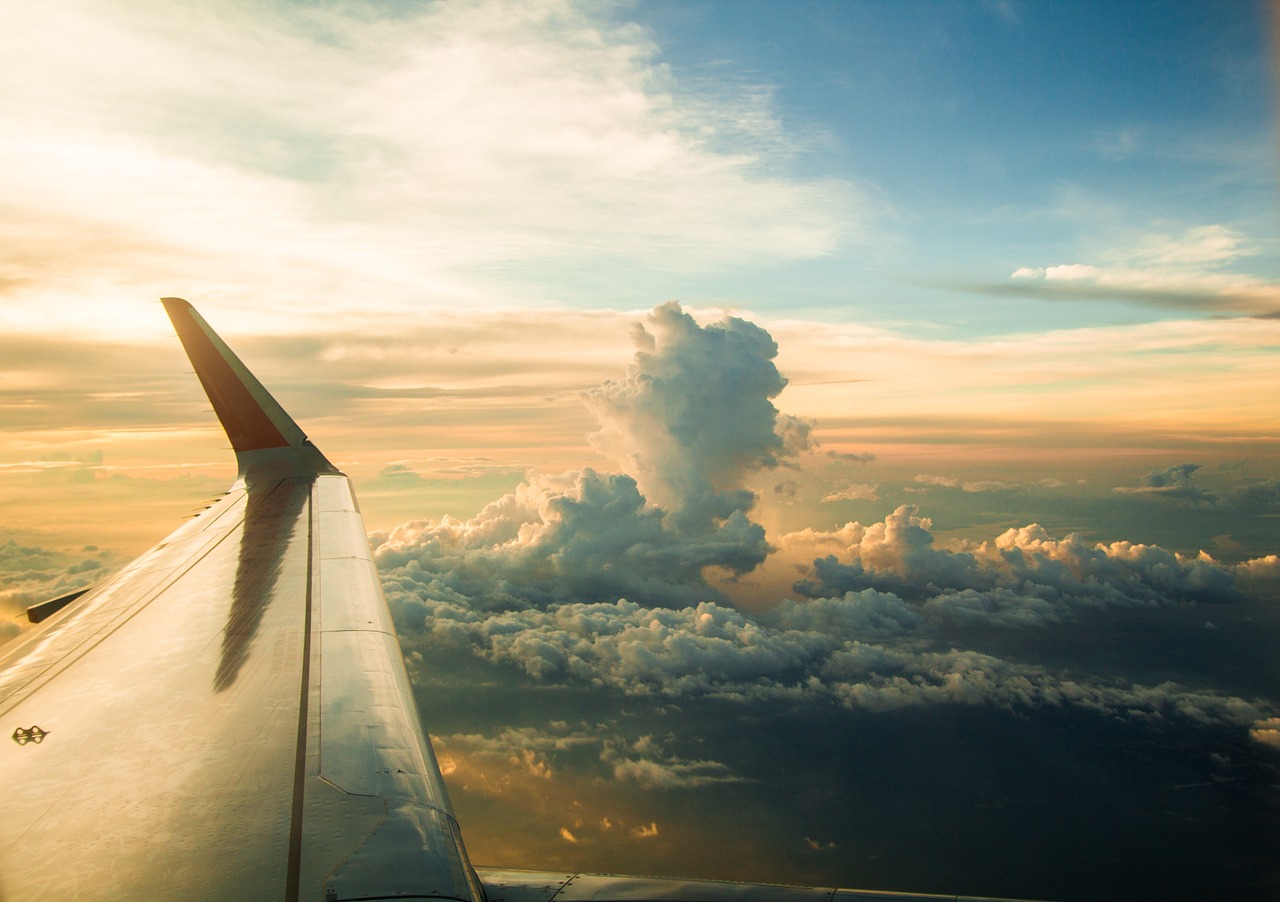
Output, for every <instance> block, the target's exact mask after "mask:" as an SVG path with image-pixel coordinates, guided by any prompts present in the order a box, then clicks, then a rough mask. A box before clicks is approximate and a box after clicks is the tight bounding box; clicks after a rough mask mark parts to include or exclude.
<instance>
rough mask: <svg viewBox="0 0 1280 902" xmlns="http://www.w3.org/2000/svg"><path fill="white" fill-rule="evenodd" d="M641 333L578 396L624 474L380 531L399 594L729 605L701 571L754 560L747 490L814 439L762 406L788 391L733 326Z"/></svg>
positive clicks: (527, 491)
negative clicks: (635, 347) (612, 375)
mask: <svg viewBox="0 0 1280 902" xmlns="http://www.w3.org/2000/svg"><path fill="white" fill-rule="evenodd" d="M635 337H636V341H637V343H638V344H639V345H640V350H639V351H638V352H637V354H636V357H635V362H634V363H633V364H632V365H631V367H630V368H629V369H628V371H627V374H626V376H625V378H623V379H622V380H619V381H610V382H606V383H605V384H604V385H602V386H600V387H599V388H597V389H594V390H592V391H590V392H588V393H587V394H586V396H585V400H586V402H587V404H588V406H589V407H590V408H591V409H592V411H593V412H594V413H595V414H596V416H597V418H598V419H599V421H600V424H601V428H600V430H599V431H598V432H596V433H595V434H594V435H593V436H592V441H593V443H594V444H595V445H596V446H597V447H598V448H599V449H600V450H601V451H602V452H603V453H605V454H607V455H609V456H612V457H613V458H614V459H615V460H617V461H618V463H619V465H620V466H621V468H622V470H623V472H622V473H599V472H597V471H595V470H593V469H586V470H582V471H580V472H577V473H565V474H561V475H559V476H545V475H539V476H533V477H531V478H530V479H528V480H527V481H526V482H524V483H522V484H521V485H520V486H518V487H517V489H516V491H514V492H512V493H511V494H508V495H506V496H504V497H502V498H500V499H499V500H497V501H495V502H493V503H491V504H489V505H488V506H486V507H485V508H484V509H483V510H482V511H481V512H480V513H479V514H477V515H476V516H475V517H473V518H472V519H470V520H468V521H466V522H462V521H459V520H455V519H452V518H448V517H446V518H444V519H443V520H441V521H439V522H434V521H416V522H411V523H407V524H403V525H401V526H400V527H398V528H396V529H395V530H393V531H392V532H390V533H388V534H379V535H376V536H375V537H374V542H375V545H376V552H375V556H376V558H377V560H378V562H379V566H380V567H381V568H382V570H383V574H384V581H385V582H386V583H387V584H388V585H389V586H393V587H395V589H396V590H397V591H396V592H395V593H394V594H395V597H397V598H407V597H409V596H414V597H416V598H418V599H428V598H430V599H436V600H465V601H466V602H467V603H468V604H471V605H474V606H477V607H480V608H484V609H488V610H501V609H518V608H524V607H528V606H530V605H533V606H540V605H546V604H549V603H552V602H557V601H583V600H588V601H601V602H611V601H615V600H617V599H619V598H632V599H638V600H642V601H644V602H645V603H647V604H657V605H669V606H683V605H687V604H691V603H696V602H698V601H702V600H707V599H717V600H723V595H722V594H721V593H720V592H719V591H717V590H715V589H713V588H711V587H710V586H709V585H708V583H707V582H706V580H705V579H704V571H706V570H707V568H711V567H714V568H718V569H719V570H721V571H725V572H728V573H730V574H742V573H745V572H747V571H750V570H751V569H753V568H754V567H756V566H757V565H758V564H759V563H760V562H761V561H763V560H764V558H765V556H766V555H767V554H768V552H769V550H770V546H769V545H768V543H767V542H766V541H765V533H764V529H763V528H762V527H761V526H760V525H758V524H756V523H753V522H752V521H751V520H750V519H749V517H748V512H749V511H750V510H751V508H752V507H753V506H754V504H755V501H756V499H755V495H754V494H753V493H752V492H751V491H750V490H748V489H746V488H744V487H743V485H742V482H743V480H744V479H745V477H746V476H747V475H748V474H749V473H751V472H753V471H756V470H759V469H762V468H769V467H775V466H777V465H779V464H780V463H781V462H783V461H785V460H786V459H787V458H788V457H790V456H792V455H793V454H795V453H797V452H798V451H799V450H801V449H802V448H803V447H805V446H806V445H807V443H808V441H809V439H808V431H809V427H808V426H807V425H806V424H804V423H802V422H800V421H797V420H793V419H788V418H786V417H785V416H783V415H781V414H780V413H779V412H778V410H777V408H775V407H774V405H773V403H772V400H771V399H772V398H774V397H776V396H777V394H778V393H779V392H780V391H781V390H782V388H783V386H784V385H785V384H786V380H785V379H783V378H782V376H781V374H779V373H778V370H777V368H776V367H775V366H774V364H773V362H772V358H773V357H774V355H775V354H776V353H777V346H776V345H775V344H774V342H773V340H772V339H771V338H770V337H769V334H768V333H767V332H765V331H764V330H763V329H761V328H759V327H758V326H755V325H752V324H751V323H747V322H745V321H743V320H740V319H736V318H734V317H726V318H725V319H723V320H721V321H720V322H717V323H712V324H710V325H708V326H705V327H704V326H700V325H698V324H697V323H696V322H695V321H694V319H693V317H691V316H690V315H689V314H688V313H686V312H684V311H683V310H682V309H681V308H680V307H679V305H677V304H665V305H663V306H661V307H659V308H657V309H656V310H655V311H654V312H653V314H652V315H651V316H650V317H649V319H648V328H647V329H646V328H645V327H642V326H641V327H637V329H636V331H635ZM403 604H404V605H406V606H407V608H408V609H413V608H414V606H415V605H418V606H420V602H413V601H405V602H403ZM406 616H410V617H411V615H406Z"/></svg>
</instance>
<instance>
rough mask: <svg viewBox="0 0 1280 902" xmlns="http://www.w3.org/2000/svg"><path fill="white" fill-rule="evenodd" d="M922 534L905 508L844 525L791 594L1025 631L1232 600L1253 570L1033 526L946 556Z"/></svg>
mask: <svg viewBox="0 0 1280 902" xmlns="http://www.w3.org/2000/svg"><path fill="white" fill-rule="evenodd" d="M931 528H932V522H931V521H930V520H929V519H928V518H926V517H922V516H920V513H919V509H918V508H917V507H916V506H915V505H902V506H900V507H899V508H897V510H895V511H894V512H893V513H892V514H890V515H889V516H888V517H886V518H885V520H884V521H883V522H881V523H873V524H872V525H870V526H866V527H864V526H862V525H861V524H856V523H855V524H852V525H851V526H848V527H846V528H845V529H844V530H843V532H842V535H843V536H844V537H845V538H846V539H848V541H849V545H848V547H847V548H846V549H844V550H843V551H840V552H837V553H833V554H828V555H827V556H825V557H822V558H818V559H816V560H815V561H814V565H813V575H812V577H810V578H807V579H803V580H801V581H800V582H798V583H797V585H796V588H797V590H798V591H800V592H802V593H803V594H805V595H808V596H811V597H825V596H829V595H833V594H842V593H845V592H851V591H852V592H857V591H861V590H864V589H876V590H879V591H884V592H895V593H898V594H901V595H903V596H904V597H907V598H910V599H912V600H920V601H926V600H927V601H928V602H929V605H928V607H932V609H933V610H935V611H937V612H943V611H946V612H950V614H951V615H953V616H957V617H961V618H971V619H972V618H984V617H985V618H986V619H989V620H990V621H991V622H992V623H1001V622H1003V623H1007V624H1011V623H1014V622H1018V623H1022V624H1024V625H1029V624H1032V623H1034V622H1037V621H1039V622H1042V623H1047V622H1052V621H1053V620H1054V619H1057V617H1058V616H1059V614H1054V613H1051V612H1053V611H1055V610H1059V609H1060V608H1070V607H1077V606H1084V607H1094V606H1112V605H1115V606H1126V607H1127V606H1156V605H1163V604H1176V603H1180V602H1210V603H1214V602H1226V601H1231V600H1234V599H1236V598H1238V597H1240V595H1241V592H1242V591H1243V588H1242V587H1243V586H1245V585H1246V584H1247V582H1248V576H1247V574H1248V573H1249V572H1250V569H1249V568H1250V567H1258V568H1259V570H1261V569H1262V565H1260V564H1257V563H1253V562H1251V563H1249V564H1242V565H1236V566H1234V567H1233V566H1228V565H1224V564H1219V563H1217V562H1216V561H1214V560H1213V559H1212V558H1211V557H1209V556H1208V555H1205V554H1204V553H1201V555H1200V556H1198V557H1191V558H1188V557H1184V556H1182V555H1179V554H1176V553H1173V552H1169V551H1166V550H1164V549H1163V548H1160V547H1158V546H1155V545H1143V544H1134V543H1132V542H1113V543H1109V544H1103V543H1096V544H1092V545H1091V544H1089V543H1087V542H1085V541H1084V540H1082V539H1081V538H1080V537H1079V536H1077V535H1074V534H1073V535H1068V536H1066V537H1065V538H1063V539H1055V538H1053V537H1052V536H1050V535H1049V534H1048V532H1047V531H1046V530H1045V529H1043V528H1042V527H1040V526H1039V525H1036V524H1032V525H1030V526H1026V527H1022V528H1019V529H1009V530H1007V531H1005V532H1004V533H1003V534H1001V535H1000V536H998V537H997V538H996V539H995V540H994V541H986V542H981V543H972V542H971V543H964V544H963V545H962V546H961V547H959V548H957V549H955V550H949V549H944V548H938V547H935V545H934V538H933V534H932V533H931V532H930V530H931ZM782 544H785V539H784V540H783V542H782ZM968 590H972V592H970V591H968ZM993 590H1002V591H1001V592H997V593H995V594H991V593H993ZM974 592H977V593H983V594H984V597H983V598H981V599H979V598H978V597H977V596H975V595H974V594H973V593H974ZM1046 602H1047V603H1049V604H1046ZM1013 608H1016V609H1017V610H1016V612H1015V611H1014V610H1013Z"/></svg>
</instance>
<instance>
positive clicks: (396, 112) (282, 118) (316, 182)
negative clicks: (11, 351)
mask: <svg viewBox="0 0 1280 902" xmlns="http://www.w3.org/2000/svg"><path fill="white" fill-rule="evenodd" d="M611 14H612V13H611V11H609V10H602V9H601V8H599V7H596V6H593V5H590V4H580V3H575V2H570V0H540V2H535V3H515V2H498V0H492V2H483V3H469V4H432V5H424V6H416V7H412V8H408V7H406V8H401V9H399V10H397V11H384V13H383V14H382V15H376V14H370V13H369V11H368V10H367V9H366V10H364V11H362V12H356V11H354V10H353V9H351V8H347V7H340V6H329V7H317V6H296V5H295V6H287V7H260V6H255V5H252V4H230V3H228V4H213V5H209V4H195V3H177V4H170V5H168V6H166V7H165V9H164V10H163V11H156V10H151V11H148V13H147V14H146V15H142V14H140V13H139V12H138V11H137V10H136V9H134V8H132V7H130V6H129V5H128V4H119V3H115V2H112V0H71V2H66V3H59V4H46V5H40V6H25V7H19V6H6V7H5V9H4V10H3V11H2V12H0V75H2V76H3V77H4V80H5V84H6V85H7V89H6V91H5V95H4V97H3V98H0V127H3V131H4V132H5V134H6V135H7V136H9V138H8V139H7V140H6V141H5V142H4V145H3V146H2V147H0V190H2V191H3V194H4V196H5V198H6V211H7V212H6V214H5V216H4V217H3V218H0V236H3V237H4V239H5V244H6V248H7V249H8V253H7V254H6V265H5V267H4V269H3V271H0V279H2V280H3V284H4V286H5V288H6V290H7V292H8V295H9V296H10V297H11V298H12V299H14V301H15V302H16V301H20V300H21V301H26V302H27V303H26V309H27V310H31V309H32V308H33V306H36V307H38V306H41V305H39V304H37V303H36V301H37V300H39V299H53V298H57V299H59V300H61V301H62V303H63V304H64V305H70V306H71V307H72V308H73V310H70V311H68V312H67V315H66V322H67V324H68V325H69V326H71V327H73V328H74V327H75V326H76V325H77V316H76V315H75V313H76V312H82V311H83V308H82V307H79V306H77V305H78V304H80V303H83V302H82V301H79V300H77V298H78V297H80V296H85V295H88V296H92V297H94V298H95V299H96V300H97V301H98V302H102V301H103V300H105V299H110V300H111V301H112V302H114V303H115V304H116V306H115V307H114V308H113V316H112V317H111V319H112V322H113V324H115V323H119V324H121V328H129V329H130V330H133V331H136V330H138V329H141V330H142V331H144V332H150V331H154V327H151V326H150V325H149V324H148V323H147V322H146V320H145V319H144V318H143V317H145V315H146V313H147V308H146V307H143V306H142V305H141V304H140V303H139V302H136V301H135V302H129V301H128V299H129V298H130V297H132V296H135V295H136V296H140V297H152V296H154V295H156V294H157V293H160V294H165V293H171V291H169V290H166V287H171V286H172V285H173V284H176V283H181V284H182V285H184V286H186V287H185V288H184V291H189V292H191V293H193V294H197V295H199V296H204V297H217V298H221V299H223V300H224V302H226V303H228V304H229V305H230V304H232V303H234V304H235V305H236V306H237V307H238V308H239V309H240V312H241V314H242V316H244V317H249V316H251V315H255V308H258V311H257V313H256V316H257V321H258V322H259V323H261V322H264V321H269V319H270V316H269V315H268V313H267V311H263V310H261V304H260V302H259V300H258V299H260V298H261V297H263V296H270V297H271V298H272V299H273V304H272V307H273V309H274V311H275V315H283V314H285V313H289V314H292V313H293V312H294V311H295V310H296V309H297V308H298V307H302V306H304V305H306V306H310V307H314V306H315V305H316V304H317V299H318V298H323V299H324V302H325V304H327V305H328V306H329V307H331V308H332V309H334V310H336V309H338V308H342V309H345V310H346V311H347V312H354V311H356V310H359V309H362V308H365V307H367V303H366V301H367V298H368V296H369V295H370V293H372V292H376V293H377V295H378V297H379V305H380V306H381V307H384V308H391V309H399V310H401V311H409V310H412V309H417V308H420V307H421V306H422V304H423V301H424V299H426V300H429V301H435V302H437V303H441V302H443V303H449V302H456V301H457V300H458V299H459V298H472V299H478V298H480V297H483V296H484V295H485V292H486V286H489V285H490V284H491V280H489V279H487V278H485V277H483V276H479V275H477V274H476V273H475V271H474V269H473V267H475V266H476V265H478V264H482V265H483V266H484V267H485V268H486V270H487V271H490V272H492V270H493V264H495V263H510V262H513V261H521V260H533V259H536V260H539V261H543V262H545V261H549V260H555V259H558V258H567V257H568V256H570V255H572V256H573V257H574V258H575V259H576V260H578V261H582V260H583V259H594V260H610V261H629V262H637V261H648V262H650V263H652V262H653V261H656V260H661V261H662V263H663V264H664V266H669V267H677V268H680V267H684V268H697V267H703V266H708V265H718V264H723V263H726V262H736V263H746V262H749V261H751V260H753V259H759V258H767V259H775V260H776V259H794V258H806V257H813V256H816V255H820V254H823V253H826V252H829V251H831V250H832V249H834V248H835V247H836V246H837V244H838V243H839V242H840V241H841V240H843V238H844V237H847V236H848V235H849V234H850V233H851V232H853V231H857V229H858V228H859V225H860V220H861V219H862V217H863V213H862V212H860V211H863V210H865V209H866V204H865V203H864V201H863V200H862V197H861V192H860V191H859V189H858V188H857V187H855V186H854V185H852V184H850V183H848V182H843V181H836V180H807V181H806V180H800V179H795V178H792V177H790V176H789V175H787V173H786V169H787V167H788V165H789V161H790V159H791V157H792V156H793V154H794V153H795V152H796V151H797V146H796V145H795V144H794V143H792V142H789V141H788V139H787V138H786V136H785V133H784V132H783V130H782V129H781V127H780V125H779V118H778V116H777V113H776V112H775V111H774V110H773V109H772V108H771V106H770V104H769V102H768V101H767V95H761V94H759V93H747V92H743V91H741V90H739V89H737V88H734V87H733V86H731V85H713V84H712V83H710V82H706V83H700V84H699V85H697V86H696V87H692V86H687V85H681V84H679V83H677V82H676V81H675V79H674V78H673V77H672V75H671V74H670V71H669V70H668V69H667V68H666V67H665V66H664V65H663V64H662V62H661V59H660V49H659V48H658V47H656V46H655V45H654V43H653V41H652V39H651V37H650V36H649V35H648V34H646V33H645V32H644V31H643V30H642V29H640V28H639V27H637V26H635V25H634V24H630V23H627V22H624V21H614V20H613V19H612V18H610V16H611ZM44 306H45V308H46V309H41V310H40V312H39V316H40V320H41V322H40V323H37V322H36V321H35V320H34V319H33V318H32V316H34V314H32V315H23V314H22V313H21V310H22V309H23V305H21V304H18V303H14V304H9V305H6V311H5V322H6V323H7V324H9V325H11V326H22V327H27V328H34V327H36V326H37V325H44V326H47V325H48V322H49V318H50V317H53V316H56V315H58V310H57V308H56V306H55V307H54V308H53V309H47V308H48V307H49V306H50V305H47V304H46V305H44Z"/></svg>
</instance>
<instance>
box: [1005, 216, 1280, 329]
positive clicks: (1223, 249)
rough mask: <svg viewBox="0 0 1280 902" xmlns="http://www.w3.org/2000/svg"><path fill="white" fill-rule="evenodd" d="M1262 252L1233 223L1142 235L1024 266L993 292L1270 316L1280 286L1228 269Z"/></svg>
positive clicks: (1279, 305) (1279, 307)
mask: <svg viewBox="0 0 1280 902" xmlns="http://www.w3.org/2000/svg"><path fill="white" fill-rule="evenodd" d="M1261 252H1262V249H1261V248H1260V247H1258V246H1256V245H1254V244H1253V243H1251V242H1249V241H1248V240H1247V239H1246V238H1245V236H1244V235H1242V234H1241V233H1240V232H1237V231H1235V230H1234V229H1231V228H1229V227H1227V226H1224V225H1220V224H1211V225H1204V226H1197V227H1195V228H1191V229H1187V230H1186V231H1185V232H1183V233H1181V234H1179V235H1168V234H1155V235H1146V236H1142V237H1141V238H1140V239H1138V240H1137V241H1135V242H1133V243H1132V244H1130V245H1129V246H1127V247H1122V248H1117V249H1116V250H1114V251H1113V252H1112V253H1111V255H1110V256H1111V258H1112V259H1111V260H1109V261H1107V262H1105V263H1100V264H1092V263H1063V264H1057V265H1052V266H1023V267H1019V268H1018V269H1016V270H1014V272H1013V273H1012V274H1011V275H1010V279H1011V282H1010V283H1008V284H1007V285H1004V286H988V290H993V291H997V292H1002V293H1012V294H1025V295H1028V296H1033V297H1040V298H1063V299H1072V300H1089V299H1100V300H1128V301H1135V302H1138V303H1144V304H1152V305H1156V306H1161V307H1174V308H1185V309H1196V310H1211V311H1215V312H1230V313H1248V314H1271V313H1275V312H1276V311H1277V310H1280V284H1277V283H1276V282H1273V281H1266V280H1264V279H1260V278H1257V277H1255V276H1250V275H1246V274H1243V273H1239V272H1231V271H1229V267H1230V266H1231V265H1232V264H1235V263H1237V262H1238V261H1240V260H1241V259H1242V258H1244V257H1247V256H1252V255H1256V254H1259V253H1261Z"/></svg>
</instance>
